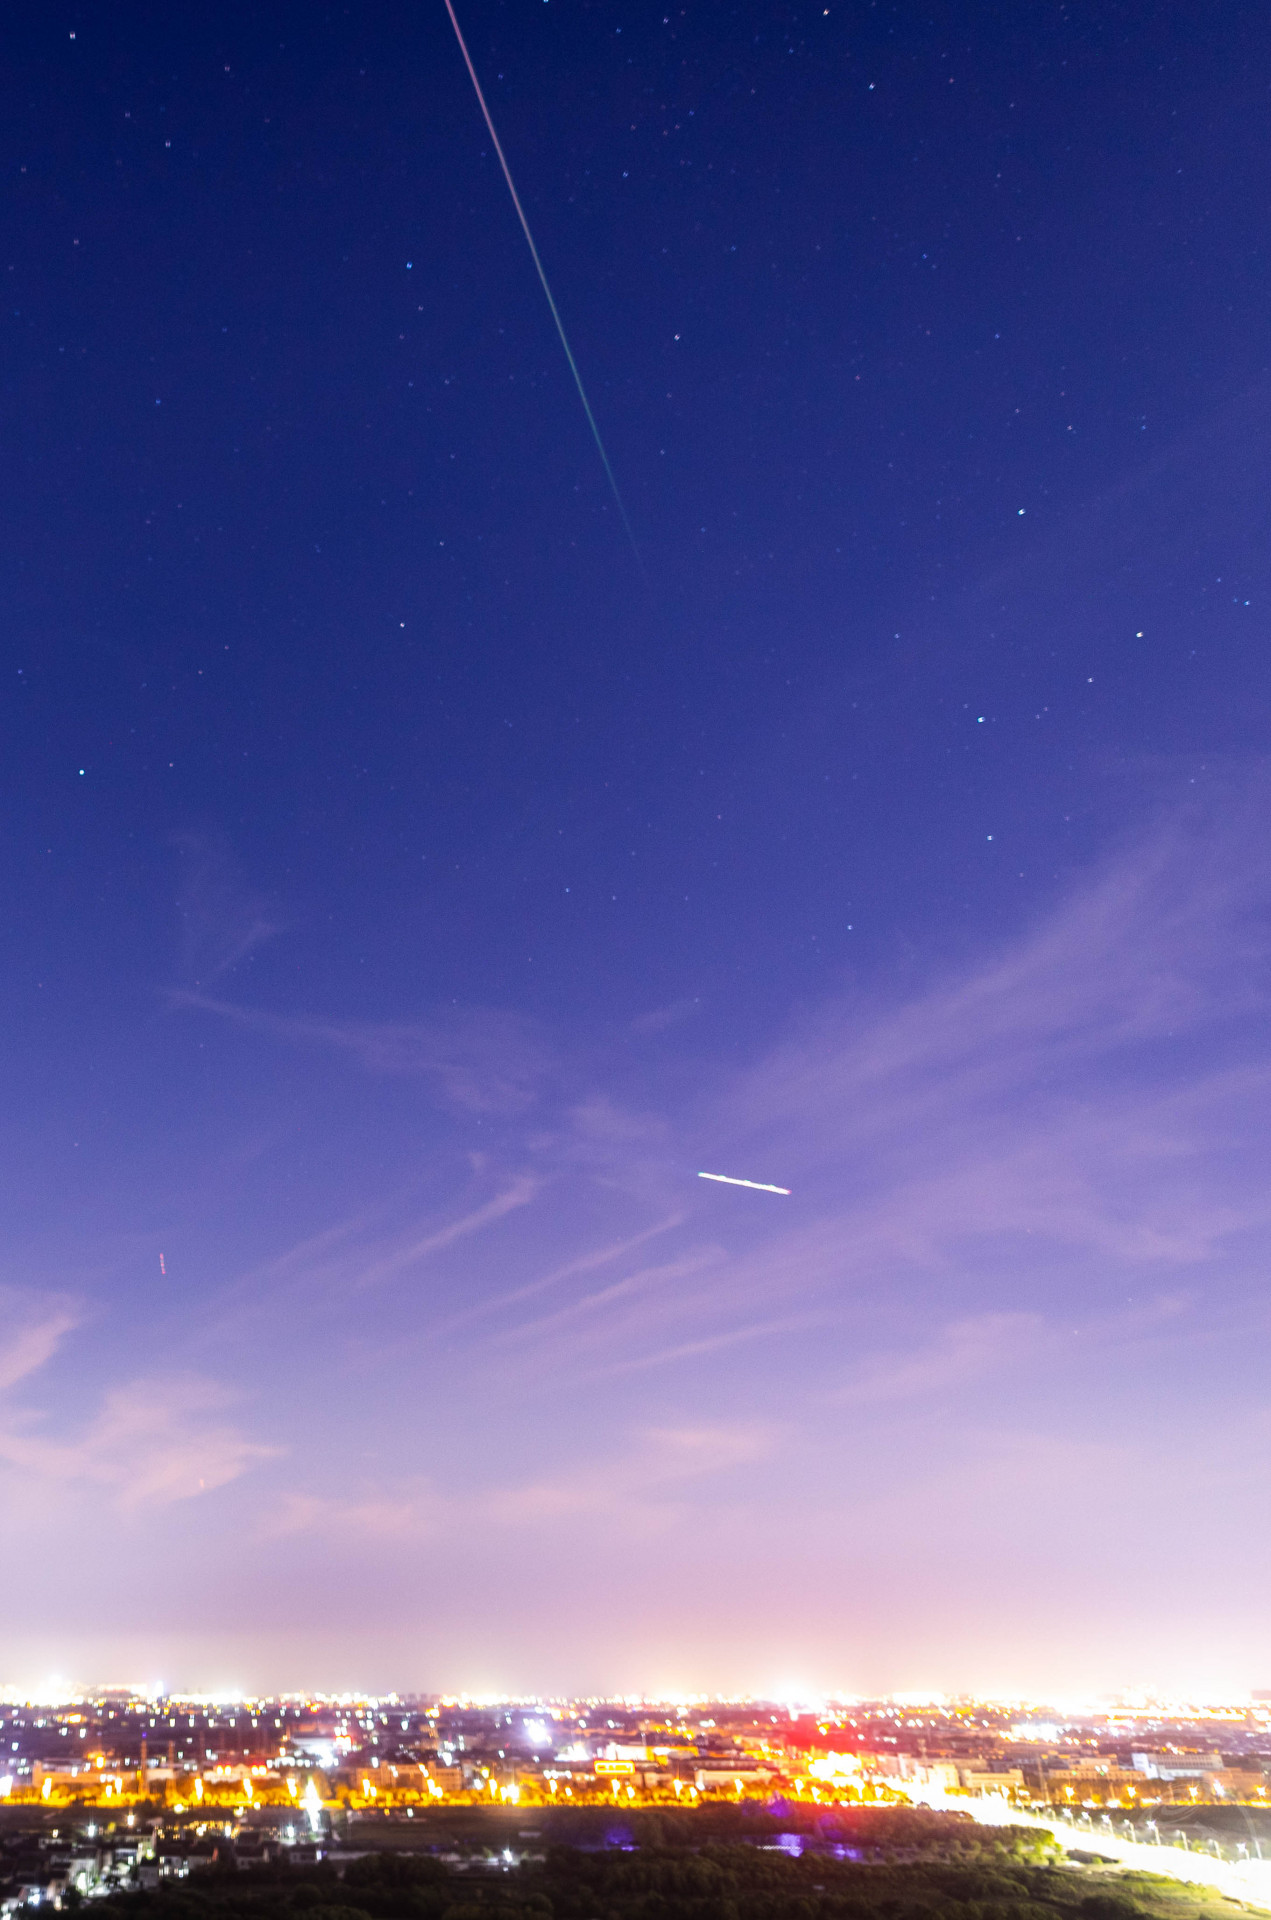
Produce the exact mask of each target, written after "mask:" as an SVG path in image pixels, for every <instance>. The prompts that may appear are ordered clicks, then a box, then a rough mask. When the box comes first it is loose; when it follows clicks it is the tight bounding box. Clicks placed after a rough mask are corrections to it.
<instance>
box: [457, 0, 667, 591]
mask: <svg viewBox="0 0 1271 1920" xmlns="http://www.w3.org/2000/svg"><path fill="white" fill-rule="evenodd" d="M446 12H447V13H448V14H449V15H450V24H451V26H452V27H453V28H454V30H455V39H456V40H457V41H458V42H459V51H460V53H461V54H462V55H463V64H464V66H465V67H466V68H467V69H468V78H469V79H470V80H471V82H472V86H473V91H474V92H475V94H476V96H477V105H478V106H479V107H480V109H481V117H482V119H483V120H484V121H485V124H486V131H487V133H488V134H489V136H490V143H491V145H492V146H493V148H494V151H495V153H496V154H497V155H498V160H499V165H500V166H501V167H502V169H503V178H504V179H505V180H506V181H507V189H508V192H509V193H510V194H511V196H512V205H513V206H514V207H515V208H516V217H517V219H518V220H519V221H520V223H521V232H522V233H523V234H524V235H525V239H526V243H527V245H528V246H529V250H530V258H531V259H532V260H533V262H534V270H535V272H536V273H537V274H538V278H539V284H540V286H541V287H542V289H543V292H544V294H545V295H546V296H547V304H548V306H549V307H550V309H551V314H552V319H553V320H554V321H555V322H556V331H557V333H558V335H559V336H560V343H561V345H562V347H563V348H564V349H565V358H566V360H568V362H569V371H570V372H571V373H572V374H573V376H574V385H575V386H576V387H577V389H578V398H579V399H580V400H581V401H582V403H583V412H584V413H585V414H586V416H587V425H588V426H589V427H590V428H591V437H592V439H593V440H594V441H595V443H596V451H597V453H598V454H599V455H600V464H601V465H602V466H603V468H604V470H605V478H606V479H607V480H608V482H609V488H610V491H611V493H612V494H613V497H614V500H615V502H616V504H617V508H618V513H619V515H620V516H621V519H622V524H623V526H624V527H625V528H626V532H627V539H628V540H629V541H630V542H631V551H632V553H633V554H634V555H635V560H636V565H637V566H638V567H639V568H640V571H641V573H643V572H644V564H643V562H642V561H641V559H640V549H639V547H637V545H636V537H635V534H634V532H633V531H632V527H631V522H630V520H628V518H627V509H626V508H625V506H624V505H623V504H622V495H621V494H620V493H619V491H618V482H617V480H616V479H615V478H614V472H613V468H612V467H611V466H610V464H609V455H608V454H607V453H606V452H605V443H604V441H603V440H602V439H601V437H600V428H599V427H598V426H597V425H596V416H595V414H594V413H593V412H592V410H591V402H590V400H589V399H588V398H587V393H586V389H585V388H584V386H583V377H582V375H581V373H579V371H578V362H577V361H576V360H575V359H574V353H573V348H572V347H571V346H570V344H569V341H568V340H567V339H566V337H565V323H564V321H563V320H562V319H561V317H560V312H559V310H558V308H557V305H556V301H555V299H554V298H553V295H552V290H551V288H550V287H549V286H548V284H547V275H546V273H545V272H544V270H543V262H542V261H541V260H540V259H539V257H538V248H537V247H536V246H535V245H534V235H533V234H532V233H531V232H530V223H529V221H528V220H527V219H526V217H525V209H524V207H523V206H522V205H521V196H520V194H519V193H518V192H517V190H516V187H515V185H514V183H513V180H512V169H511V168H510V167H509V166H508V163H507V158H506V156H505V154H504V152H503V147H502V145H501V144H500V141H499V136H498V134H497V133H496V132H495V131H494V122H493V120H492V119H491V118H490V109H489V107H487V105H486V103H485V95H484V93H482V91H481V82H480V81H479V80H478V79H477V70H476V68H475V67H474V66H473V64H472V55H471V54H470V53H469V52H468V43H467V41H466V40H465V39H464V37H463V33H462V30H461V29H460V26H459V18H458V15H457V14H456V13H455V10H454V7H453V6H452V4H451V0H446Z"/></svg>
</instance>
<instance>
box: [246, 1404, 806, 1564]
mask: <svg viewBox="0 0 1271 1920" xmlns="http://www.w3.org/2000/svg"><path fill="white" fill-rule="evenodd" d="M778 1438H779V1436H778V1433H777V1431H776V1429H775V1428H773V1427H772V1426H770V1425H767V1424H762V1423H755V1422H752V1423H741V1422H738V1423H732V1424H728V1425H723V1424H718V1423H710V1422H702V1423H694V1424H689V1425H683V1426H662V1427H644V1428H639V1429H636V1430H634V1431H632V1432H630V1433H628V1434H627V1435H626V1436H625V1437H624V1443H623V1445H622V1447H621V1449H620V1451H618V1452H616V1453H611V1454H609V1455H608V1456H606V1457H604V1458H602V1459H599V1460H588V1461H585V1462H583V1463H580V1464H578V1465H575V1466H571V1467H568V1468H565V1469H562V1470H558V1471H554V1472H551V1473H544V1474H541V1475H536V1476H532V1477H529V1478H525V1479H513V1480H508V1481H503V1482H495V1483H493V1484H490V1485H487V1486H485V1487H481V1488H477V1489H474V1490H472V1491H469V1492H468V1493H466V1494H464V1495H463V1497H462V1498H459V1497H456V1496H455V1495H453V1494H446V1493H444V1492H443V1491H441V1490H440V1489H439V1488H438V1486H437V1485H436V1484H435V1483H434V1482H433V1481H431V1480H421V1479H414V1480H400V1481H398V1482H396V1483H394V1484H391V1485H389V1486H384V1485H382V1484H381V1485H376V1486H374V1487H367V1488H366V1489H365V1490H362V1491H355V1492H352V1493H350V1494H344V1495H339V1494H337V1495H331V1494H321V1495H318V1494H312V1493H295V1494H291V1495H289V1496H288V1497H287V1498H286V1499H285V1500H284V1501H283V1503H282V1504H281V1506H280V1507H279V1508H278V1510H277V1511H276V1513H275V1514H274V1515H273V1516H272V1517H271V1518H270V1519H269V1520H268V1521H267V1522H266V1523H265V1524H266V1528H267V1530H268V1531H270V1532H275V1533H315V1534H324V1535H331V1536H336V1537H338V1536H342V1535H344V1536H353V1537H358V1536H361V1537H364V1538H371V1537H379V1538H382V1539H385V1540H388V1541H415V1542H419V1541H423V1540H440V1539H446V1540H450V1541H454V1540H458V1539H460V1538H463V1537H467V1538H473V1537H476V1538H480V1537H483V1536H487V1535H488V1534H489V1533H490V1532H491V1530H495V1531H498V1532H503V1531H513V1532H515V1531H520V1530H523V1529H531V1530H534V1531H538V1530H541V1529H543V1528H544V1527H556V1526H565V1527H569V1526H573V1525H577V1524H590V1525H594V1524H596V1523H597V1522H598V1521H602V1520H603V1521H607V1522H612V1523H614V1524H617V1525H621V1526H624V1527H634V1528H635V1529H637V1530H640V1531H644V1530H648V1529H649V1528H654V1529H658V1528H661V1527H664V1526H666V1525H669V1524H672V1523H673V1522H674V1521H675V1520H676V1519H678V1518H680V1517H682V1514H683V1512H684V1504H685V1501H686V1499H688V1498H690V1497H691V1490H692V1488H693V1487H694V1486H696V1485H697V1484H698V1483H704V1482H708V1481H711V1480H714V1479H716V1478H718V1477H719V1476H720V1475H727V1474H728V1473H730V1472H732V1471H733V1470H734V1469H736V1468H738V1467H742V1466H749V1465H752V1464H754V1463H755V1462H757V1461H760V1460H763V1459H765V1458H767V1457H768V1455H769V1454H771V1453H772V1451H773V1449H774V1447H775V1446H776V1445H777V1443H778Z"/></svg>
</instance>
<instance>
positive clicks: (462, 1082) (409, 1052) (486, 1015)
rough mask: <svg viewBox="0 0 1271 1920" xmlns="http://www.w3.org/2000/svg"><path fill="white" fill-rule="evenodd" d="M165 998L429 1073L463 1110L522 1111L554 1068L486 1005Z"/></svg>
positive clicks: (515, 1024)
mask: <svg viewBox="0 0 1271 1920" xmlns="http://www.w3.org/2000/svg"><path fill="white" fill-rule="evenodd" d="M169 1004H170V1005H171V1006H173V1007H174V1008H184V1009H186V1010H188V1011H190V1012H201V1013H207V1014H212V1015H214V1016H215V1017H216V1018H217V1019H219V1020H224V1021H226V1022H228V1023H229V1024H230V1025H232V1026H236V1027H241V1028H244V1029H246V1030H248V1031H250V1032H253V1033H261V1034H268V1035H271V1036H272V1037H274V1038H276V1039H278V1040H282V1041H285V1042H287V1043H289V1044H290V1045H292V1046H307V1047H321V1048H326V1049H329V1050H331V1051H333V1052H335V1053H338V1054H342V1055H344V1056H345V1057H346V1058H347V1059H349V1060H351V1061H353V1062H354V1064H355V1065H357V1066H358V1067H360V1068H361V1069H362V1070H363V1071H364V1072H366V1073H374V1074H386V1075H393V1076H399V1077H400V1076H404V1077H408V1078H411V1079H421V1080H428V1081H431V1082H432V1083H433V1085H434V1086H435V1088H436V1090H437V1092H438V1094H439V1095H440V1097H441V1098H442V1099H444V1100H445V1101H446V1102H447V1103H448V1104H450V1105H451V1106H454V1107H456V1108H459V1109H460V1110H462V1111H464V1112H467V1113H490V1114H508V1115H513V1114H522V1113H525V1112H526V1111H528V1110H529V1109H530V1108H531V1107H533V1106H534V1105H535V1103H536V1102H537V1100H538V1099H539V1097H540V1095H541V1094H542V1092H543V1091H544V1089H545V1087H546V1086H547V1085H548V1084H549V1083H550V1082H551V1081H552V1079H553V1077H554V1074H555V1072H556V1063H555V1062H554V1060H553V1057H552V1055H551V1052H550V1050H549V1048H548V1047H547V1045H546V1043H545V1041H544V1039H543V1037H542V1035H541V1033H540V1032H539V1030H538V1029H537V1028H536V1027H535V1025H534V1024H533V1023H532V1022H531V1021H529V1020H526V1019H523V1018H522V1017H521V1016H520V1015H518V1014H513V1013H504V1012H500V1011H498V1010H495V1009H490V1008H482V1007H463V1008H452V1009H444V1010H442V1011H441V1012H439V1013H438V1014H436V1015H435V1016H434V1017H432V1018H430V1019H421V1020H402V1021H359V1020H322V1019H311V1018H306V1017H305V1016H303V1015H293V1014H276V1013H269V1012H267V1011H265V1010H264V1009H263V1008H259V1007H247V1006H239V1005H238V1004H237V1003H236V1002H233V1001H229V1000H218V999H215V998H214V997H212V996H211V995H209V994H206V993H198V992H189V991H178V992H173V993H172V994H170V995H169Z"/></svg>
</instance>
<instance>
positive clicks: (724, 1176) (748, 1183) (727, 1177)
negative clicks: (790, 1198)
mask: <svg viewBox="0 0 1271 1920" xmlns="http://www.w3.org/2000/svg"><path fill="white" fill-rule="evenodd" d="M697 1177H698V1179H699V1180H718V1181H719V1183H720V1185H721V1186H725V1187H753V1188H754V1190H755V1192H756V1193H789V1191H790V1189H789V1187H774V1186H772V1185H770V1184H769V1182H768V1181H767V1180H734V1178H733V1176H732V1174H731V1173H699V1174H698V1176H697Z"/></svg>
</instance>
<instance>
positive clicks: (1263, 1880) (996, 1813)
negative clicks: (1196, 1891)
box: [905, 1781, 1271, 1913]
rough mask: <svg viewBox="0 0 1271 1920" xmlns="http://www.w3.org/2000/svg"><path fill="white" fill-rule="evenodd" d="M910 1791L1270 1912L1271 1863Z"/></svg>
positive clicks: (984, 1821) (930, 1790)
mask: <svg viewBox="0 0 1271 1920" xmlns="http://www.w3.org/2000/svg"><path fill="white" fill-rule="evenodd" d="M905 1791H906V1792H907V1793H908V1794H909V1796H910V1798H911V1799H913V1800H916V1801H920V1802H921V1803H922V1804H923V1805H924V1806H929V1807H941V1808H945V1809H947V1810H948V1811H950V1812H959V1813H969V1814H970V1815H971V1817H972V1819H974V1820H978V1821H979V1822H980V1823H981V1825H982V1826H986V1827H1037V1828H1039V1829H1041V1830H1043V1831H1045V1832H1048V1833H1053V1834H1054V1835H1055V1838H1056V1839H1057V1840H1060V1841H1062V1842H1063V1844H1064V1845H1066V1846H1067V1847H1068V1848H1069V1849H1070V1850H1071V1851H1074V1852H1080V1853H1097V1854H1101V1855H1102V1856H1103V1857H1104V1858H1105V1859H1108V1860H1115V1861H1116V1862H1117V1863H1118V1864H1119V1865H1120V1866H1123V1867H1133V1868H1134V1869H1135V1871H1136V1872H1139V1873H1162V1874H1166V1875H1168V1876H1169V1878H1170V1879H1171V1880H1187V1881H1190V1882H1191V1883H1192V1884H1193V1885H1203V1886H1206V1887H1212V1888H1213V1889H1214V1891H1215V1893H1221V1894H1226V1895H1227V1897H1228V1898H1229V1899H1231V1900H1240V1901H1244V1902H1246V1903H1247V1904H1248V1905H1250V1906H1254V1907H1261V1908H1264V1909H1265V1910H1266V1911H1267V1912H1269V1913H1271V1860H1259V1859H1252V1858H1251V1859H1248V1860H1219V1859H1217V1858H1216V1857H1215V1855H1213V1854H1212V1853H1201V1852H1199V1851H1196V1850H1194V1849H1193V1848H1191V1847H1175V1846H1153V1845H1151V1844H1149V1843H1148V1842H1145V1841H1142V1840H1127V1839H1125V1838H1124V1836H1123V1835H1120V1834H1116V1833H1112V1832H1110V1831H1109V1829H1108V1828H1107V1827H1104V1826H1091V1827H1078V1826H1074V1825H1071V1824H1070V1823H1069V1821H1068V1819H1067V1818H1065V1816H1064V1813H1063V1810H1062V1809H1061V1808H1058V1807H1056V1808H1054V1809H1052V1811H1051V1812H1050V1813H1049V1814H1046V1815H1042V1814H1036V1813H1032V1812H1029V1811H1026V1810H1025V1809H1024V1808H1022V1807H1016V1806H1013V1805H1012V1804H1011V1802H1010V1801H1009V1800H1007V1799H1006V1797H1005V1795H998V1794H990V1795H986V1796H985V1797H984V1798H982V1799H978V1800H971V1799H962V1798H961V1797H960V1796H959V1797H958V1798H957V1799H954V1798H951V1797H950V1795H948V1794H946V1793H943V1792H941V1790H940V1789H939V1788H938V1787H920V1786H919V1785H918V1784H917V1782H916V1781H907V1782H906V1783H905Z"/></svg>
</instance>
